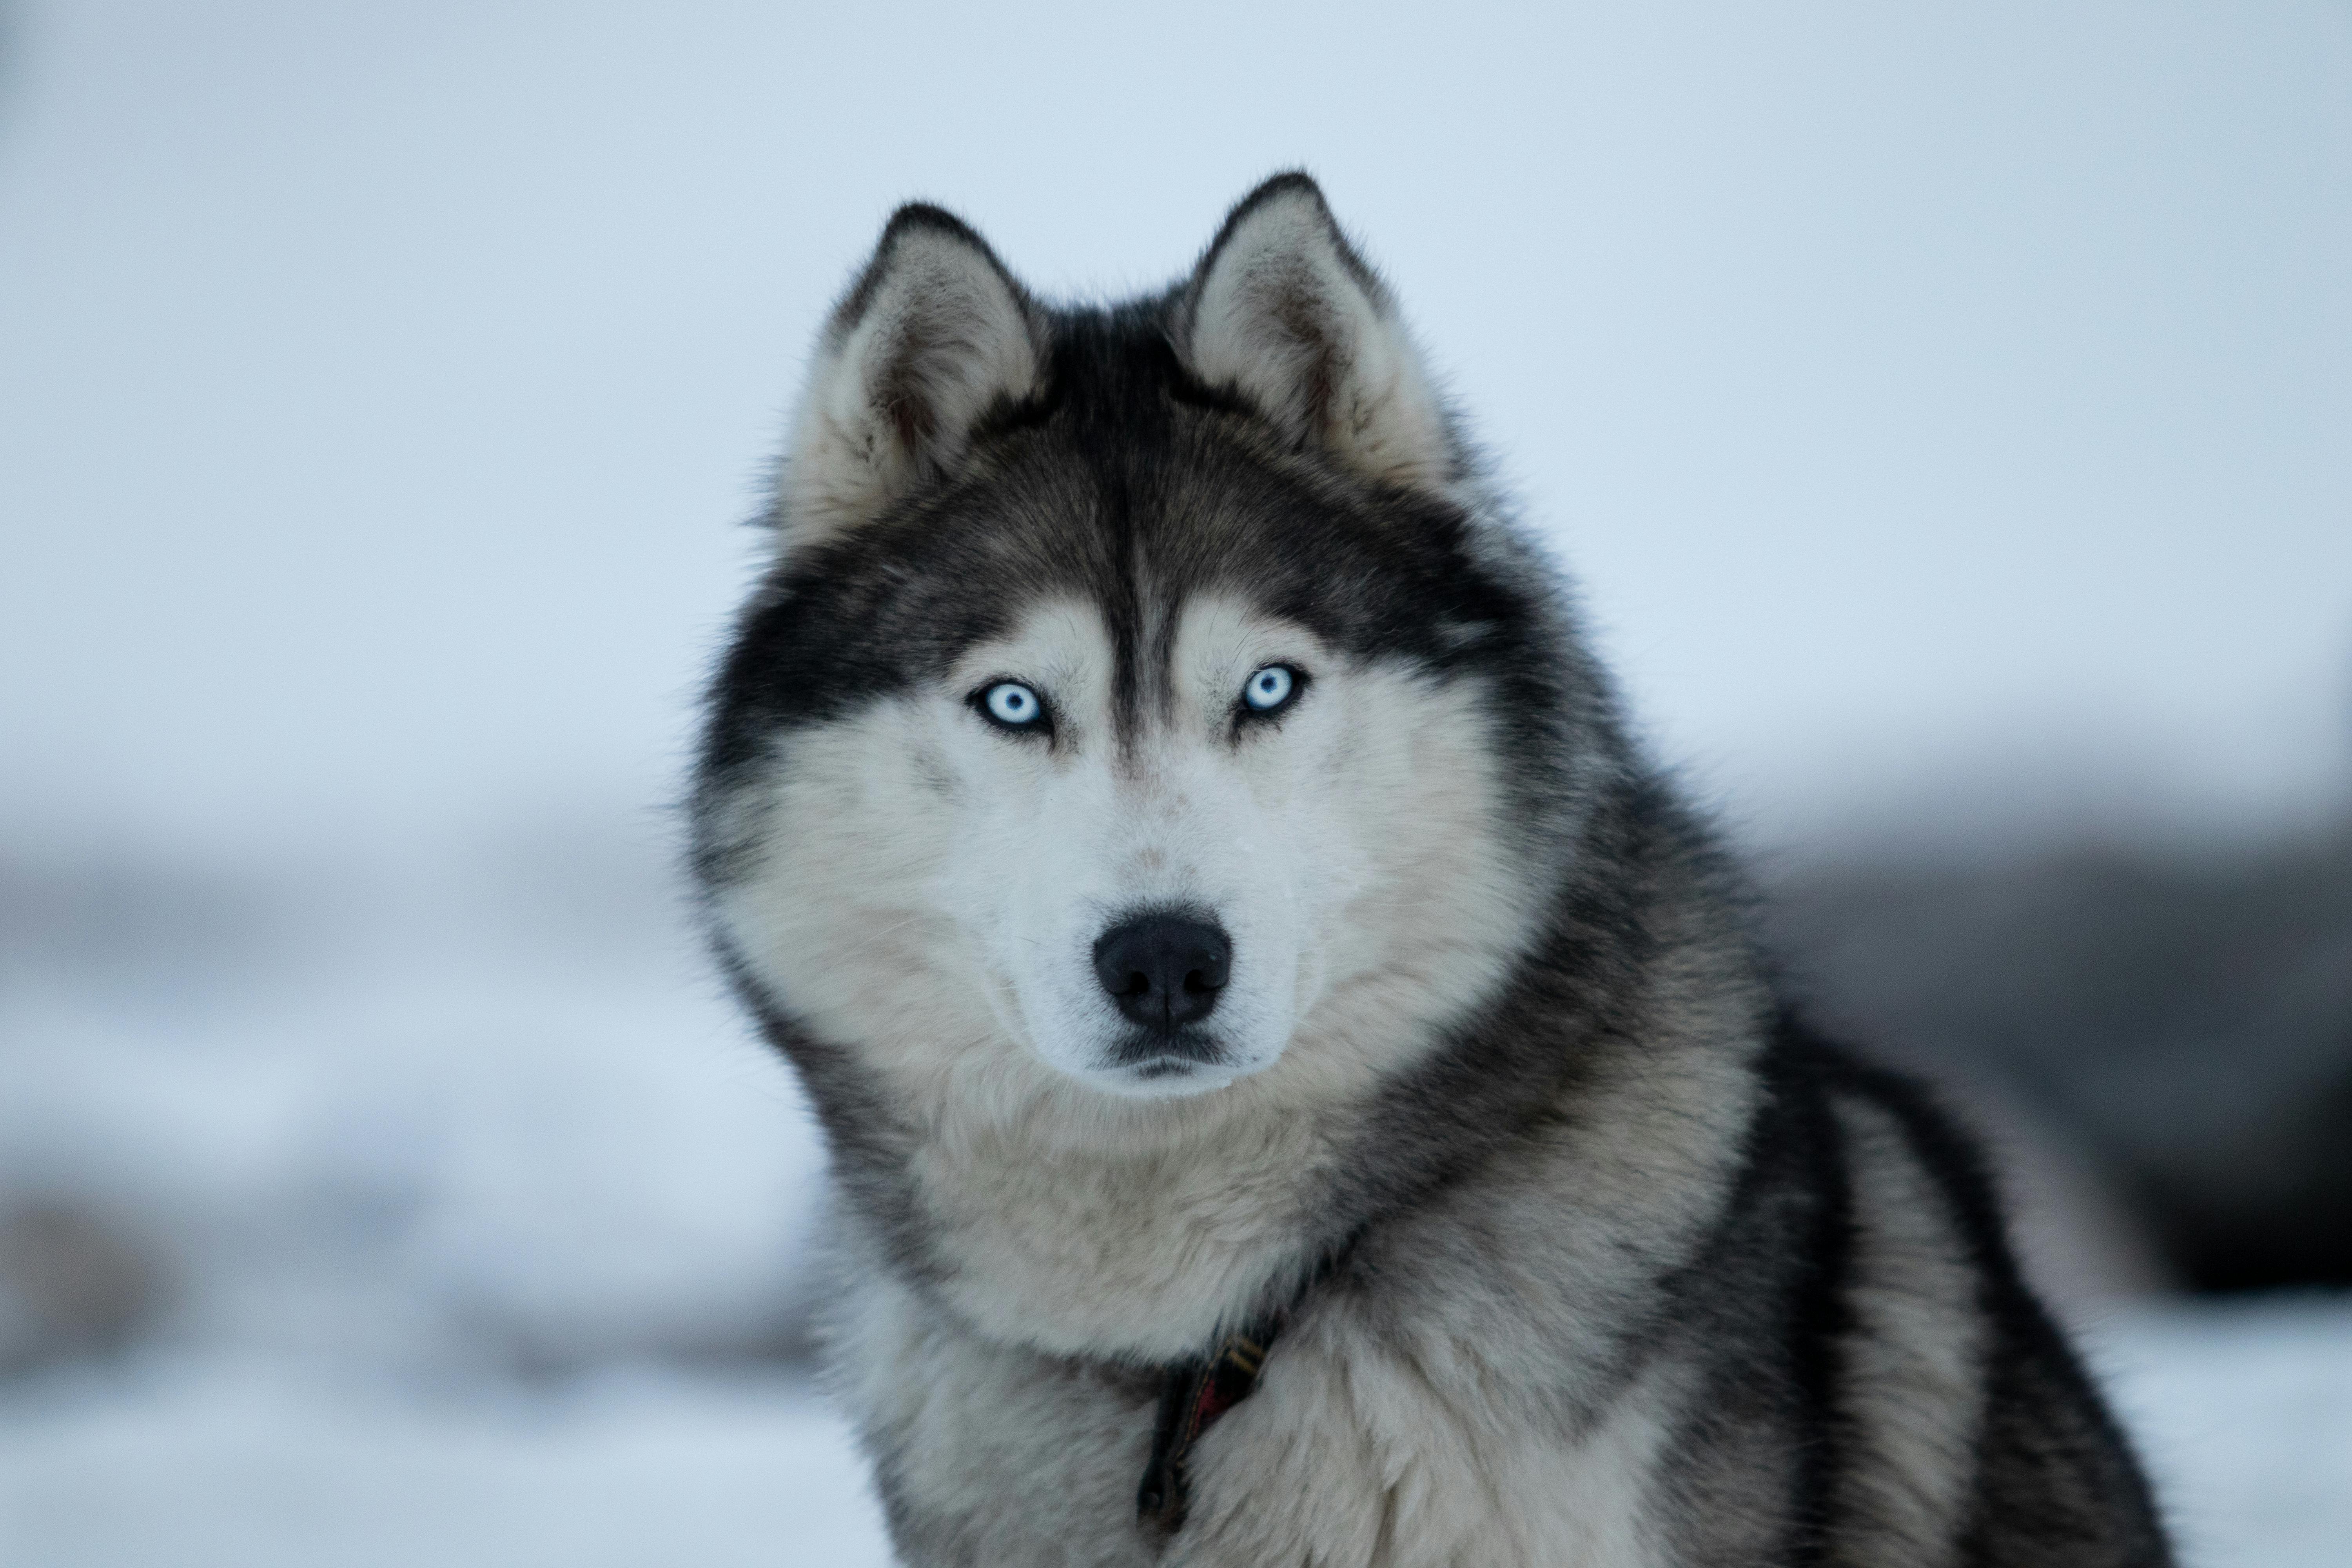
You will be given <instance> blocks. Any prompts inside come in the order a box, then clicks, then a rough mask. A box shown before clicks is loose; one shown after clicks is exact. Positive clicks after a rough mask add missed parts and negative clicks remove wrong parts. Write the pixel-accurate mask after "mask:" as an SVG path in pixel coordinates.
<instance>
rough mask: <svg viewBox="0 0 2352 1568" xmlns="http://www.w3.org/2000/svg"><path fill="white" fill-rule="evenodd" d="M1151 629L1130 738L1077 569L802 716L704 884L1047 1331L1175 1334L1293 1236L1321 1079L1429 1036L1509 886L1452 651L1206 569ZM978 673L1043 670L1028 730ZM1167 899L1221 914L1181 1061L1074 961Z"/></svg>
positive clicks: (960, 1276)
mask: <svg viewBox="0 0 2352 1568" xmlns="http://www.w3.org/2000/svg"><path fill="white" fill-rule="evenodd" d="M1174 646H1175V657H1174V658H1173V660H1172V667H1171V668H1172V674H1171V679H1172V680H1173V682H1174V687H1175V689H1174V690H1173V691H1172V692H1171V693H1170V696H1171V709H1170V712H1169V714H1168V716H1167V717H1166V718H1165V719H1164V720H1162V719H1159V718H1155V719H1153V720H1152V721H1151V722H1150V724H1149V725H1148V727H1147V730H1146V732H1145V733H1144V734H1143V735H1141V736H1139V737H1138V738H1137V742H1136V744H1135V746H1134V747H1133V749H1132V750H1131V751H1123V750H1121V749H1120V748H1119V747H1118V745H1117V744H1116V743H1115V742H1116V737H1115V736H1114V735H1113V733H1112V728H1111V712H1110V678H1111V668H1110V648H1109V642H1108V636H1107V634H1106V633H1105V631H1104V629H1103V627H1102V626H1101V624H1100V622H1099V620H1098V619H1097V616H1096V615H1095V613H1094V612H1093V611H1092V610H1091V609H1089V608H1087V607H1084V606H1080V605H1067V604H1063V605H1044V606H1040V607H1038V608H1036V609H1034V610H1033V611H1032V612H1031V613H1030V614H1029V615H1027V616H1024V618H1023V620H1022V621H1021V623H1020V625H1019V626H1018V628H1017V629H1016V630H1015V631H1014V633H1013V635H1012V636H1011V637H1008V638H1006V639H1005V640H1003V641H1001V642H995V643H991V644H987V645H984V646H982V647H978V648H975V649H974V650H973V651H972V652H971V655H970V656H969V657H968V658H966V659H965V660H964V662H963V665H962V666H961V668H960V669H959V670H958V671H957V672H955V674H954V675H953V676H952V677H951V678H950V679H948V680H947V681H944V682H942V683H941V684H940V685H939V686H938V687H937V688H935V689H930V690H927V691H923V692H920V693H917V694H913V695H909V696H906V697H902V698H898V699H895V700H886V701H882V702H878V703H876V704H874V705H872V706H871V707H869V708H868V709H866V710H865V711H864V712H863V713H861V714H860V715H859V716H857V717H856V718H854V719H851V720H848V721H843V722H841V723H838V724H834V725H828V726H825V727H823V728H820V729H818V730H816V731H812V732H810V733H807V734H804V735H802V736H800V737H797V738H796V739H795V740H794V741H793V743H792V746H791V748H790V751H789V752H788V754H787V755H785V756H784V757H782V759H780V761H779V763H778V765H777V767H776V768H775V770H774V772H773V774H772V783H771V784H769V785H768V787H767V791H766V794H765V796H764V798H762V799H761V800H760V801H759V802H757V803H756V804H755V805H752V806H751V807H748V808H747V809H748V810H750V811H751V813H753V814H754V820H753V821H752V822H751V824H750V825H749V826H750V827H751V837H752V838H753V839H754V841H755V842H757V843H758V844H760V845H761V851H760V853H761V859H760V861H759V864H758V866H757V868H756V870H755V871H754V872H753V873H752V874H751V876H749V877H748V878H746V879H744V880H742V881H741V882H740V883H739V884H738V885H737V886H736V887H735V889H733V890H732V891H731V892H730V894H729V896H728V897H727V899H726V900H725V901H724V903H723V904H722V906H721V910H720V914H721V918H722V919H723V920H724V921H725V922H726V923H727V926H728V928H729V931H730V935H731V937H732V939H733V945H734V946H735V948H736V949H737V951H739V952H741V953H742V954H743V955H744V957H745V959H746V961H747V962H748V963H750V964H751V966H752V968H753V970H754V972H755V973H757V974H758V975H759V977H760V979H761V982H762V984H763V985H764V986H765V987H766V988H767V989H769V990H770V991H771V992H772V994H774V995H776V996H778V997H779V998H782V1000H783V1001H784V1003H785V1004H786V1005H788V1006H789V1007H790V1008H791V1009H792V1011H793V1013H794V1014H795V1015H796V1016H799V1017H800V1018H801V1019H803V1021H804V1023H805V1024H806V1025H807V1026H809V1027H810V1028H811V1029H812V1030H814V1032H815V1033H816V1034H817V1035H819V1036H820V1037H824V1038H828V1039H834V1040H840V1041H856V1042H857V1043H858V1046H859V1052H860V1056H861V1058H862V1059H864V1060H865V1061H866V1062H867V1063H869V1064H870V1065H871V1066H872V1067H873V1068H876V1069H877V1070H878V1071H880V1072H881V1073H883V1074H884V1075H885V1076H886V1078H887V1080H888V1081H889V1083H890V1085H891V1087H892V1089H893V1090H894V1091H895V1093H896V1094H897V1095H898V1096H900V1097H902V1099H903V1100H904V1103H906V1104H907V1105H908V1106H909V1107H911V1108H913V1112H914V1115H915V1116H916V1118H917V1120H918V1121H919V1124H920V1126H921V1127H922V1129H923V1131H924V1134H925V1135H924V1137H923V1140H922V1142H921V1145H920V1148H919V1152H918V1154H917V1156H916V1169H917V1173H918V1175H919V1179H920V1183H921V1187H922V1192H923V1195H924V1198H925V1201H926V1202H927V1204H928V1205H929V1206H930V1208H931V1210H932V1214H933V1217H934V1218H935V1219H936V1220H937V1222H938V1223H937V1225H936V1227H935V1234H936V1235H937V1236H938V1237H939V1238H940V1241H939V1245H940V1247H942V1248H943V1249H944V1250H945V1251H946V1253H947V1254H948V1256H949V1258H950V1260H951V1261H952V1262H953V1263H954V1264H955V1265H956V1266H957V1268H956V1272H955V1275H954V1278H953V1279H952V1280H951V1281H950V1283H949V1285H947V1286H946V1287H945V1289H948V1290H949V1291H950V1293H951V1294H952V1295H953V1296H954V1298H955V1300H957V1302H958V1305H959V1307H960V1308H961V1310H964V1311H966V1312H968V1313H969V1314H970V1315H971V1318H972V1319H973V1321H975V1322H978V1323H981V1324H982V1325H984V1326H986V1327H987V1328H988V1329H989V1331H991V1332H997V1333H1002V1334H1003V1335H1005V1336H1006V1337H1008V1338H1010V1339H1012V1340H1013V1341H1015V1342H1023V1343H1028V1344H1033V1345H1036V1346H1038V1347H1040V1348H1044V1349H1048V1350H1052V1351H1055V1352H1063V1353H1091V1354H1111V1355H1119V1354H1132V1355H1139V1356H1160V1357H1170V1356H1175V1355H1181V1354H1183V1353H1186V1352H1189V1351H1190V1350H1191V1349H1192V1347H1193V1346H1196V1345H1198V1344H1199V1343H1201V1342H1203V1341H1204V1340H1206V1339H1207V1338H1208V1337H1209V1336H1210V1335H1212V1334H1213V1332H1214V1331H1216V1330H1217V1328H1218V1327H1219V1325H1220V1324H1223V1323H1227V1322H1230V1321H1234V1320H1235V1319H1236V1318H1238V1317H1240V1316H1242V1315H1244V1314H1245V1313H1246V1312H1247V1311H1248V1310H1251V1308H1252V1306H1253V1305H1254V1302H1255V1293H1256V1292H1257V1291H1258V1290H1259V1289H1262V1288H1263V1286H1264V1284H1265V1281H1266V1280H1267V1279H1268V1278H1269V1277H1272V1276H1276V1275H1279V1274H1280V1273H1281V1272H1282V1271H1283V1270H1284V1269H1285V1268H1289V1267H1292V1266H1294V1265H1295V1264H1296V1263H1297V1262H1298V1261H1299V1260H1297V1259H1294V1258H1292V1257H1291V1256H1290V1254H1289V1251H1288V1249H1289V1248H1290V1247H1294V1246H1295V1245H1296V1240H1295V1237H1296V1235H1297V1221H1298V1219H1299V1216H1300V1215H1301V1214H1302V1212H1303V1210H1304V1208H1305V1205H1308V1204H1310V1203H1312V1202H1313V1201H1314V1200H1315V1198H1316V1196H1317V1194H1318V1192H1319V1184H1320V1182H1321V1181H1322V1179H1323V1177H1324V1175H1325V1174H1326V1173H1327V1172H1328V1165H1329V1161H1330V1159H1331V1157H1332V1151H1333V1140H1334V1138H1335V1137H1336V1136H1337V1135H1338V1134H1339V1132H1340V1131H1342V1130H1343V1127H1344V1123H1343V1122H1340V1121H1324V1120H1318V1117H1317V1115H1316V1114H1314V1113H1315V1112H1317V1111H1318V1110H1331V1109H1333V1108H1341V1107H1345V1106H1346V1105H1348V1104H1349V1103H1350V1102H1352V1101H1354V1100H1357V1099H1359V1098H1360V1097H1361V1096H1362V1095H1364V1094H1366V1093H1368V1092H1369V1091H1370V1089H1371V1087H1372V1086H1373V1085H1374V1084H1375V1083H1376V1082H1377V1081H1379V1080H1380V1079H1382V1078H1383V1077H1385V1076H1387V1075H1388V1074H1390V1073H1391V1072H1393V1071H1394V1070H1396V1069H1397V1068H1399V1067H1401V1066H1403V1065H1405V1064H1406V1063H1408V1062H1409V1061H1410V1060H1411V1059H1412V1057H1413V1055H1414V1054H1415V1053H1417V1052H1419V1051H1421V1050H1423V1049H1426V1048H1428V1047H1429V1046H1430V1044H1431V1043H1432V1041H1433V1037H1434V1035H1435V1032H1436V1030H1437V1029H1438V1028H1439V1027H1441V1026H1443V1025H1444V1023H1446V1022H1447V1021H1449V1020H1450V1019H1451V1018H1452V1017H1454V1016H1456V1015H1457V1014H1458V1013H1459V1011H1460V1010H1461V1009H1462V1008H1463V1007H1465V1006H1466V1005H1469V1004H1470V1003H1471V1002H1472V1001H1474V1000H1475V998H1476V997H1478V996H1480V995H1482V994H1486V992H1487V991H1488V990H1490V989H1491V988H1492V986H1493V985H1494V984H1495V983H1496V980H1497V979H1498V977H1499V976H1500V975H1501V974H1502V973H1504V972H1505V971H1506V970H1507V968H1508V966H1509V965H1510V964H1511V963H1513V962H1514V961H1515V960H1516V959H1517V956H1518V954H1519V952H1520V951H1521V950H1522V948H1523V946H1524V944H1525V942H1527V940H1528V930H1529V922H1530V920H1531V916H1532V912H1533V908H1534V900H1535V894H1536V887H1535V882H1534V879H1533V877H1532V876H1531V875H1530V874H1529V869H1528V867H1527V866H1526V865H1525V863H1524V862H1523V861H1522V860H1521V859H1520V858H1518V857H1517V856H1516V855H1515V853H1514V852H1513V849H1512V847H1510V846H1509V844H1508V843H1507V840H1506V838H1505V836H1504V832H1503V826H1502V824H1503V821H1504V816H1505V814H1504V812H1503V809H1502V807H1501V805H1500V801H1499V797H1498V795H1497V787H1498V786H1497V781H1496V777H1495V773H1494V768H1495V763H1494V761H1493V758H1494V751H1493V747H1492V745H1491V743H1490V742H1489V740H1488V737H1487V726H1488V724H1489V722H1490V720H1489V718H1488V715H1487V713H1486V709H1485V705H1484V703H1483V701H1482V700H1480V695H1479V693H1478V691H1477V689H1476V688H1475V686H1470V685H1465V684H1459V683H1457V684H1455V685H1453V686H1450V687H1441V686H1439V685H1437V684H1435V683H1433V682H1432V681H1430V680H1428V679H1423V678H1421V677H1418V676H1415V675H1412V674H1410V673H1408V672H1406V671H1404V670H1403V669H1401V668H1395V667H1390V666H1383V665H1375V666H1370V667H1362V668H1358V667H1354V666H1352V665H1351V662H1350V661H1349V660H1347V659H1344V658H1340V657H1339V656H1338V655H1337V654H1335V653H1333V652H1332V651H1330V650H1328V649H1327V648H1325V647H1322V646H1321V645H1320V644H1319V643H1318V642H1317V641H1316V639H1315V638H1313V637H1311V636H1310V635H1308V634H1307V633H1306V632H1305V631H1303V630H1301V629H1299V628H1297V627H1295V626H1286V625H1283V624H1281V623H1277V622H1272V621H1268V620H1266V619H1265V618H1264V617H1263V616H1257V615H1255V614H1254V613H1252V612H1250V611H1248V610H1246V609H1244V608H1243V607H1242V606H1241V605H1237V604H1234V603H1232V602H1228V601H1222V600H1218V599H1214V598H1206V599H1201V600H1196V601H1194V602H1193V603H1192V604H1191V605H1188V606H1187V608H1186V610H1185V613H1184V617H1183V619H1182V621H1181V623H1180V626H1179V627H1178V631H1177V635H1176V638H1175V644H1174ZM1276 660H1280V661H1283V662H1287V663H1290V664H1293V665H1295V666H1297V668H1301V669H1304V670H1306V671H1307V673H1308V674H1309V675H1310V676H1311V678H1312V683H1311V685H1310V687H1309V689H1307V692H1306V693H1305V694H1304V695H1303V696H1302V697H1301V698H1299V700H1297V703H1296V704H1295V705H1294V706H1293V708H1292V709H1291V710H1288V711H1287V712H1286V713H1285V714H1284V716H1283V718H1282V720H1281V721H1280V723H1279V724H1278V725H1277V726H1269V727H1263V728H1257V729H1254V730H1252V731H1248V732H1245V733H1244V734H1243V735H1242V736H1241V737H1240V739H1239V741H1238V742H1236V741H1235V740H1234V734H1233V730H1232V719H1231V709H1232V706H1233V703H1234V700H1235V698H1236V697H1237V696H1238V694H1239V693H1240V691H1241V689H1242V685H1243V683H1244V681H1245V680H1246V679H1248V677H1249V675H1250V673H1251V672H1252V671H1253V670H1255V669H1256V668H1259V667H1261V666H1262V665H1265V664H1266V663H1269V662H1273V661H1276ZM1003 678H1017V679H1022V680H1024V681H1026V682H1028V683H1029V684H1031V685H1033V686H1034V687H1035V688H1036V689H1038V690H1039V691H1041V692H1043V693H1045V695H1046V698H1047V700H1049V701H1050V702H1052V703H1053V704H1054V705H1055V713H1056V722H1057V724H1058V726H1059V732H1058V733H1057V735H1056V737H1055V742H1054V743H1053V745H1052V746H1051V747H1050V748H1049V747H1047V746H1046V745H1044V744H1042V743H1039V742H1037V741H1035V740H1033V739H1028V738H1022V737H1013V736H1007V735H1005V734H1003V733H1000V732H998V731H994V730H993V729H992V728H991V727H990V726H989V725H988V724H987V723H986V722H985V721H982V719H981V718H980V717H979V716H978V715H977V714H975V713H973V712H972V711H971V708H970V706H969V705H968V703H967V702H966V700H965V698H966V697H967V695H968V694H969V693H970V692H971V691H972V690H975V689H981V688H982V687H983V686H985V685H986V684H987V683H988V682H989V681H991V680H992V679H1003ZM761 816H764V818H765V821H764V822H761V821H759V820H758V818H759V817H761ZM1171 901H1176V902H1183V903H1188V904H1196V905H1200V906H1202V907H1205V908H1207V909H1210V910H1213V911H1214V912H1215V914H1216V915H1217V917H1218V919H1219V921H1221V923H1222V924H1223V926H1224V928H1225V930H1226V931H1228V932H1229V933H1230V935H1231V936H1232V939H1233V942H1234V961H1233V980H1232V983H1231V984H1230V985H1229V987H1228V990H1227V994H1226V995H1225V996H1223V998H1221V999H1220V1001H1219V1003H1218V1005H1217V1007H1216V1010H1215V1011H1214V1012H1213V1014H1212V1015H1211V1017H1210V1019H1209V1023H1210V1024H1211V1025H1212V1026H1213V1027H1214V1032H1215V1034H1216V1036H1217V1037H1218V1038H1219V1039H1220V1041H1221V1042H1222V1043H1223V1046H1224V1047H1225V1050H1226V1052H1227V1054H1228V1055H1227V1060H1226V1062H1225V1063H1224V1064H1223V1065H1222V1066H1220V1067H1219V1068H1216V1069H1214V1070H1203V1071H1202V1072H1201V1073H1200V1074H1198V1075H1197V1076H1196V1077H1194V1078H1193V1079H1190V1080H1180V1081H1179V1082H1178V1083H1177V1084H1176V1085H1175V1089H1174V1093H1173V1095H1172V1096H1171V1080H1169V1079H1151V1080H1146V1079H1140V1078H1139V1077H1138V1076H1137V1075H1136V1073H1135V1072H1134V1070H1133V1069H1132V1068H1128V1067H1123V1066H1121V1065H1120V1064H1119V1063H1118V1061H1117V1060H1116V1059H1115V1058H1113V1056H1112V1055H1111V1052H1110V1046H1111V1043H1112V1041H1113V1039H1114V1037H1116V1035H1117V1033H1118V1027H1119V1020H1118V1016H1117V1014H1116V1011H1115V1009H1114V1008H1113V1006H1112V1005H1111V1003H1110V1001H1109V999H1108V997H1107V996H1105V995H1104V994H1103V993H1102V991H1101V988H1100V985H1099V984H1098V982H1097V979H1096V977H1095V975H1094V973H1093V972H1092V967H1091V954H1092V951H1093V947H1094V943H1095V942H1096V939H1097V937H1098V936H1099V935H1100V934H1101V933H1102V931H1104V930H1105V929H1107V928H1108V926H1109V925H1111V924H1113V923H1116V922H1117V921H1118V919H1119V918H1121V916H1122V915H1123V914H1124V913H1125V912H1126V911H1128V910H1132V909H1133V908H1136V907H1138V906H1141V905H1150V904H1154V903H1162V902H1171ZM1147 1097H1150V1098H1147Z"/></svg>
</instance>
